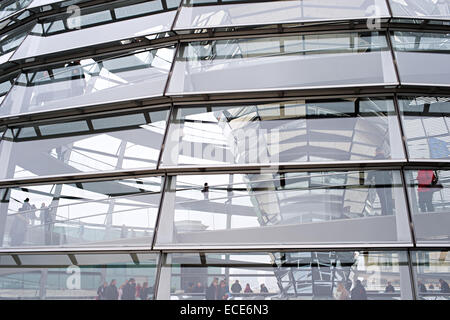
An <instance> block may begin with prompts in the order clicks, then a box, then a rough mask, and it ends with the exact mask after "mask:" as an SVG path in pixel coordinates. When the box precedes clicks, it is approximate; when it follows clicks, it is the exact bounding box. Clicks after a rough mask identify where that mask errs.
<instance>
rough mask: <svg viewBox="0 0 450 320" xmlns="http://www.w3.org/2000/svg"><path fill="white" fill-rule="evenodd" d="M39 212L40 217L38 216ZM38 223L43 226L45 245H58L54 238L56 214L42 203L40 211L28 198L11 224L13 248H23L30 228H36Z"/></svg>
mask: <svg viewBox="0 0 450 320" xmlns="http://www.w3.org/2000/svg"><path fill="white" fill-rule="evenodd" d="M38 211H39V216H38V215H37V212H38ZM36 221H40V224H41V226H43V233H44V241H45V244H46V245H50V244H56V243H55V240H56V239H55V237H53V236H52V235H53V226H54V222H55V215H54V213H53V212H52V210H51V209H50V208H49V207H48V206H47V205H46V204H45V203H42V204H41V207H40V209H38V208H37V207H36V206H35V205H34V204H31V203H30V199H29V198H26V199H25V200H24V201H23V204H22V207H20V208H19V212H18V213H17V214H15V215H14V219H13V221H12V224H11V231H10V238H11V246H21V245H22V244H23V242H24V241H25V237H26V234H27V230H28V228H29V227H30V226H34V225H35V224H36Z"/></svg>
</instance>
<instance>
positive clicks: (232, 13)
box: [175, 0, 389, 29]
mask: <svg viewBox="0 0 450 320" xmlns="http://www.w3.org/2000/svg"><path fill="white" fill-rule="evenodd" d="M209 2H211V3H217V2H216V1H209ZM248 2H250V1H248ZM194 3H197V2H194ZM367 17H389V11H388V9H387V6H386V2H385V1H384V0H369V1H361V0H347V1H345V3H344V2H342V1H338V2H336V1H332V0H325V1H317V0H303V1H264V2H253V3H252V2H250V3H239V4H227V5H216V6H214V5H212V6H211V5H210V6H195V7H185V6H184V7H182V9H181V12H180V15H179V17H178V19H177V24H176V28H175V29H195V28H215V27H226V26H244V25H260V24H271V23H295V22H313V21H326V20H337V19H342V20H344V19H364V18H367Z"/></svg>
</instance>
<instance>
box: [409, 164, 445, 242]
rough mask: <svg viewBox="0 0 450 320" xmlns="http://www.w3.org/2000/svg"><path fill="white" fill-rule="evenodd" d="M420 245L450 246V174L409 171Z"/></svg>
mask: <svg viewBox="0 0 450 320" xmlns="http://www.w3.org/2000/svg"><path fill="white" fill-rule="evenodd" d="M406 178H407V181H408V182H407V183H408V192H409V198H410V204H411V213H412V218H413V222H414V230H415V235H416V241H417V242H418V243H446V244H448V243H450V229H449V227H448V226H449V225H450V207H449V205H448V204H449V202H448V201H449V200H450V171H447V170H430V169H422V170H417V171H406Z"/></svg>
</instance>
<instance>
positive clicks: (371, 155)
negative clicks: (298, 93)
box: [163, 98, 404, 166]
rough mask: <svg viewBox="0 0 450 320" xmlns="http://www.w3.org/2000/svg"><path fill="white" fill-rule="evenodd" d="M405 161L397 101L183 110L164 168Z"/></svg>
mask: <svg viewBox="0 0 450 320" xmlns="http://www.w3.org/2000/svg"><path fill="white" fill-rule="evenodd" d="M401 158H404V155H403V152H402V143H401V140H400V131H399V127H398V120H397V117H396V115H395V113H394V105H393V102H392V100H387V99H383V98H375V99H356V98H355V99H345V100H344V99H343V100H329V101H326V100H325V101H315V100H296V101H288V102H279V103H270V104H267V103H266V104H253V105H240V106H239V105H232V106H204V107H186V108H177V109H176V110H175V113H174V117H173V119H172V121H171V125H170V127H169V134H168V139H167V141H166V144H165V149H164V155H163V166H175V165H198V164H202V165H211V164H246V163H278V162H319V161H338V160H340V161H349V160H350V161H352V160H353V161H361V160H378V159H383V160H386V159H401Z"/></svg>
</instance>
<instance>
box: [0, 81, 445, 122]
mask: <svg viewBox="0 0 450 320" xmlns="http://www.w3.org/2000/svg"><path fill="white" fill-rule="evenodd" d="M395 93H396V94H398V95H404V96H408V95H416V96H417V95H427V96H450V89H448V88H445V89H440V88H437V87H433V86H429V87H418V86H411V87H406V86H402V87H398V86H395V87H391V88H386V87H385V86H381V87H380V86H367V87H357V86H353V87H341V88H336V87H333V88H315V89H311V90H307V89H302V90H288V91H279V90H278V91H277V90H271V91H261V92H252V91H246V92H240V93H236V92H230V93H228V94H224V93H218V94H209V93H208V94H203V95H195V94H191V95H183V96H159V97H154V98H145V99H134V100H125V101H122V102H111V103H105V104H100V105H93V106H87V107H68V108H64V109H58V110H48V111H43V112H42V111H41V112H35V113H23V114H17V115H11V116H3V117H0V126H1V125H7V124H11V125H13V124H14V125H16V124H24V123H28V122H31V121H37V120H49V119H53V118H54V119H56V118H61V117H72V116H73V117H76V116H80V115H90V114H91V113H92V114H96V113H100V112H119V111H121V110H123V111H125V110H131V109H133V108H143V107H150V106H154V107H155V108H157V107H159V106H162V105H166V104H170V103H173V104H175V105H176V106H178V105H180V106H182V105H189V104H192V105H195V104H197V105H199V104H202V103H205V102H208V103H234V102H238V103H239V102H244V101H245V102H250V103H251V102H259V101H264V100H266V101H270V100H272V101H275V100H279V101H282V100H295V99H299V100H301V99H319V98H320V99H329V98H330V99H332V98H341V97H342V98H351V97H373V96H392V95H394V94H395Z"/></svg>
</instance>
